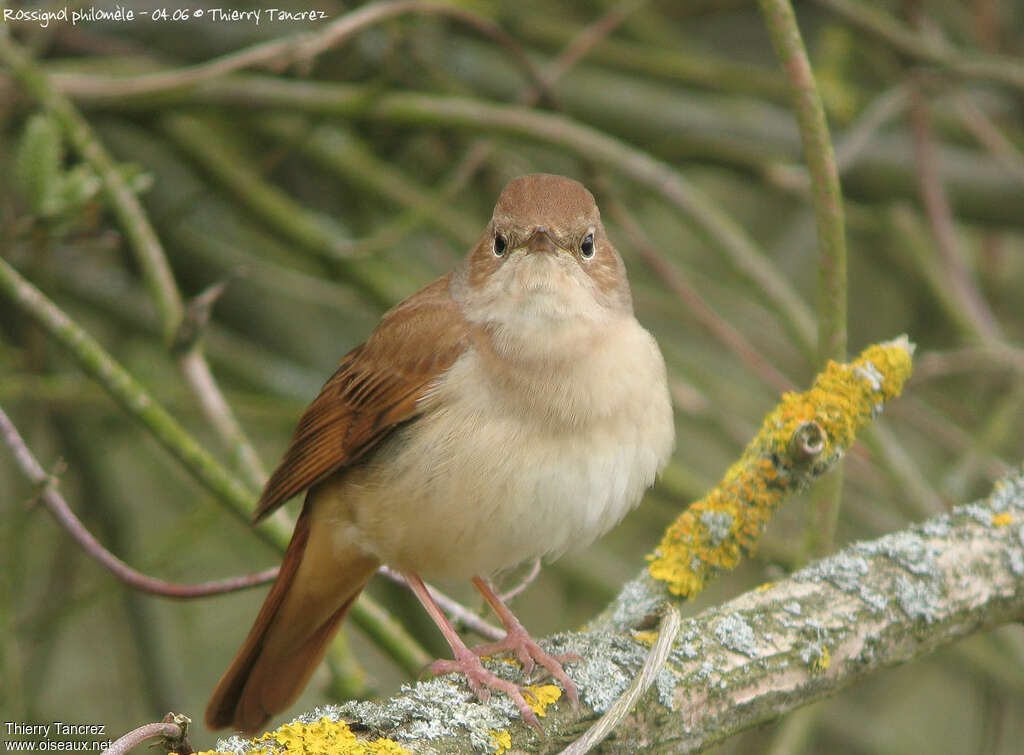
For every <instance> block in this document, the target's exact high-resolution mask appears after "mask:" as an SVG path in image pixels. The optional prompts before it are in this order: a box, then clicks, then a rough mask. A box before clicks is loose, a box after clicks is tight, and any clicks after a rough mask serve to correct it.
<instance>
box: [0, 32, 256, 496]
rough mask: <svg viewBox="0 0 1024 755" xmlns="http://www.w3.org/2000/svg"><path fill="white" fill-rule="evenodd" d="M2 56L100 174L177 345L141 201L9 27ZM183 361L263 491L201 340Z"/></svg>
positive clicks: (167, 272)
mask: <svg viewBox="0 0 1024 755" xmlns="http://www.w3.org/2000/svg"><path fill="white" fill-rule="evenodd" d="M0 60H2V61H3V62H4V63H6V64H7V66H8V67H10V69H11V72H12V73H13V74H14V76H15V78H17V80H18V82H19V83H20V84H21V86H22V87H24V88H25V89H26V90H27V91H28V92H30V93H31V94H32V96H33V97H34V98H35V99H36V100H38V102H39V104H40V105H42V106H43V107H44V108H46V110H48V111H49V112H51V113H52V114H53V116H54V117H55V118H56V120H57V122H58V123H60V126H61V129H62V130H63V132H64V135H65V136H66V138H67V140H68V141H69V142H71V144H72V145H73V146H74V148H75V149H76V150H77V151H78V153H79V154H80V155H81V157H82V159H83V160H85V161H86V162H87V163H88V164H89V165H90V166H91V167H92V168H93V170H95V171H96V175H97V176H99V178H100V181H101V184H102V187H103V194H104V196H105V198H106V202H107V204H108V205H109V206H110V209H111V210H112V212H113V213H114V215H115V217H117V220H118V223H119V224H120V226H121V228H122V229H123V230H124V232H125V235H126V237H127V238H128V241H129V248H130V249H131V251H132V253H133V254H134V255H135V259H136V261H137V262H138V264H139V268H140V270H141V271H142V277H143V279H144V280H145V283H146V286H147V287H148V289H149V292H150V295H151V296H152V297H153V299H154V301H155V302H156V308H157V311H158V312H159V314H160V323H161V327H162V330H163V339H164V344H165V345H166V346H168V347H169V348H170V347H172V346H173V344H174V342H175V339H176V338H177V337H178V336H179V335H180V333H181V329H182V325H183V323H184V322H185V320H186V314H187V310H186V305H185V303H184V302H183V301H182V296H181V292H180V291H179V290H178V284H177V283H176V282H175V280H174V273H173V271H172V270H171V266H170V264H169V263H168V262H167V255H166V254H165V253H164V248H163V245H162V244H161V243H160V239H159V238H158V237H157V235H156V231H155V230H154V229H153V225H152V224H151V223H150V222H149V217H148V216H147V215H146V212H145V210H144V209H143V208H142V204H141V203H140V202H139V200H138V198H137V197H136V196H135V194H134V193H133V192H132V190H131V189H130V188H129V186H128V184H127V182H126V180H125V178H124V176H123V175H122V174H121V171H120V170H119V169H118V166H117V163H115V162H114V159H113V158H112V157H111V156H110V153H109V152H108V151H107V149H106V148H105V147H104V146H103V144H102V142H100V140H99V138H97V136H96V135H95V133H93V130H92V128H91V127H90V126H89V124H88V122H87V121H86V120H85V118H83V117H82V116H81V114H80V113H79V112H78V110H77V109H76V108H75V106H74V105H73V104H72V103H71V101H70V100H69V99H68V98H67V96H66V95H64V94H63V93H62V92H60V91H59V90H58V89H57V88H56V87H55V86H54V85H53V83H52V82H51V81H50V78H49V77H48V76H47V75H46V74H44V73H43V72H42V71H40V70H39V68H38V67H37V66H36V65H35V64H34V63H33V61H32V60H31V59H30V58H29V57H28V56H27V55H26V54H25V52H24V51H23V50H21V49H20V48H19V47H18V45H16V44H15V43H14V42H13V41H12V40H11V39H10V37H9V34H8V32H7V30H6V29H3V30H0ZM178 365H179V368H180V369H181V371H182V374H183V376H184V377H185V382H186V383H187V384H188V385H189V387H190V388H191V389H192V392H193V393H194V394H195V395H196V398H197V399H198V401H199V405H200V407H201V408H202V410H203V412H204V413H205V414H206V416H207V417H208V418H209V420H210V422H211V424H212V425H213V428H214V430H216V431H217V434H218V435H219V436H220V438H221V441H222V442H223V443H224V444H225V445H226V446H227V447H228V450H229V451H230V452H231V456H232V461H234V462H235V463H236V466H237V468H238V469H239V470H240V471H241V472H242V473H243V474H244V475H245V478H246V481H247V483H248V484H249V485H250V486H251V487H252V488H253V489H255V490H259V489H260V488H262V487H263V483H264V482H265V481H266V474H265V472H264V471H263V466H262V465H261V463H260V460H259V456H258V455H257V453H256V449H255V448H253V446H252V444H251V443H250V442H249V439H248V438H247V437H246V435H245V431H244V430H243V429H242V426H241V425H240V424H239V422H238V420H237V419H236V418H235V415H234V412H232V410H231V407H230V406H229V405H228V402H227V400H226V399H225V398H224V394H223V393H221V391H220V388H219V387H218V385H217V382H216V380H214V377H213V373H212V372H211V371H210V365H209V364H208V363H207V361H206V358H205V357H204V356H203V353H202V351H200V349H199V346H198V343H194V344H193V345H192V346H191V348H188V349H185V350H182V351H181V353H180V354H179V355H178Z"/></svg>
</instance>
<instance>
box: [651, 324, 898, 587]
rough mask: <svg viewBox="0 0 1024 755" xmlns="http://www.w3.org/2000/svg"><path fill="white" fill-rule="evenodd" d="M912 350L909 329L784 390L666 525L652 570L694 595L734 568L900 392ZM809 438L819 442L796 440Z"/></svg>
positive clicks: (670, 585)
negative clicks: (714, 481) (710, 485)
mask: <svg viewBox="0 0 1024 755" xmlns="http://www.w3.org/2000/svg"><path fill="white" fill-rule="evenodd" d="M912 353H913V344H911V343H910V342H909V341H908V340H907V339H906V337H902V338H898V339H896V340H894V341H889V342H887V343H883V344H876V345H874V346H871V347H869V348H867V349H866V350H865V351H864V352H863V353H862V354H861V355H860V357H858V358H857V359H856V360H854V361H853V362H851V363H849V364H837V363H835V362H829V364H828V366H827V367H826V368H825V370H824V372H822V373H821V374H820V375H818V377H817V379H816V380H815V381H814V385H813V386H811V389H810V390H809V391H807V392H805V393H786V394H784V395H783V397H782V401H781V402H780V403H779V405H778V406H777V407H776V408H775V409H774V410H773V411H772V412H771V413H770V414H768V416H767V417H765V419H764V422H763V423H762V425H761V430H760V432H759V433H758V434H757V436H756V437H755V438H754V440H753V441H751V442H750V444H749V445H748V446H747V448H746V449H745V450H744V452H743V455H742V456H741V457H740V459H739V461H737V462H736V463H735V464H733V465H732V466H731V467H730V468H729V470H728V471H727V472H726V473H725V476H724V477H723V478H722V481H721V482H720V483H718V485H717V486H716V487H715V488H714V489H713V490H712V491H711V492H710V493H708V495H707V496H705V497H704V498H703V499H701V500H700V501H697V502H696V503H694V504H693V505H692V506H690V507H689V508H688V509H687V510H686V511H685V512H683V514H682V515H681V516H679V518H678V519H676V521H675V522H673V523H672V524H671V525H670V526H669V528H668V529H667V530H666V532H665V535H664V537H663V538H662V541H661V543H660V544H659V546H658V548H657V549H656V550H655V552H654V553H653V554H652V555H650V556H648V557H647V558H648V560H649V561H650V562H651V563H650V566H649V567H648V568H649V571H650V574H651V576H652V577H654V578H655V579H657V580H660V581H662V582H665V583H666V585H667V586H668V589H669V591H670V592H672V593H673V594H675V595H681V596H684V597H688V598H692V597H693V596H694V595H696V594H697V593H699V592H700V591H701V590H702V589H704V585H705V583H706V582H707V580H708V579H710V578H711V577H713V576H714V575H715V574H716V573H718V572H720V571H725V570H728V569H732V568H734V567H735V566H736V565H737V564H738V563H739V561H740V558H741V557H742V556H743V555H744V554H746V553H749V552H751V551H752V550H753V548H754V546H755V545H756V543H757V539H758V538H759V537H760V535H761V532H762V531H763V530H764V527H765V525H766V524H767V522H768V520H769V518H770V517H771V515H772V514H773V513H774V512H775V509H776V508H777V507H778V505H779V503H781V502H782V499H783V498H785V497H786V496H787V495H788V494H789V493H791V492H793V491H795V490H799V489H801V488H803V487H805V486H806V485H808V484H809V483H810V482H811V481H812V480H813V479H814V478H815V477H818V476H820V475H821V474H823V473H824V472H825V471H827V470H828V469H829V468H830V467H831V466H832V464H834V463H835V462H836V461H837V460H838V459H839V458H840V456H842V454H843V452H844V451H845V450H846V448H848V447H849V446H850V444H851V443H853V441H854V437H855V434H856V432H857V431H858V430H859V429H860V428H861V427H863V426H864V425H866V424H867V423H868V422H869V421H870V420H871V418H872V417H873V416H874V415H875V414H876V413H877V412H878V410H879V408H880V407H881V405H882V403H883V402H885V401H886V400H888V399H890V398H892V397H894V396H896V395H898V394H899V392H900V391H901V390H902V388H903V384H904V382H905V381H906V379H907V378H908V377H909V376H910V368H911V358H910V357H911V354H912ZM809 430H810V431H812V432H808V431H809ZM798 431H799V432H801V433H802V434H798ZM802 438H806V439H809V440H814V441H815V443H814V444H813V446H814V447H813V448H812V447H811V444H810V443H808V442H804V443H801V442H794V440H797V441H799V440H800V439H802ZM819 446H820V447H819Z"/></svg>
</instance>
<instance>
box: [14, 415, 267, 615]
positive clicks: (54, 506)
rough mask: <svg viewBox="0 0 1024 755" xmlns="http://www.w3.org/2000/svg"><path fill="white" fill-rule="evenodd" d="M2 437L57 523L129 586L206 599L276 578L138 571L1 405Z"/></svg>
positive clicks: (261, 574)
mask: <svg viewBox="0 0 1024 755" xmlns="http://www.w3.org/2000/svg"><path fill="white" fill-rule="evenodd" d="M0 437H2V438H3V441H4V443H6V444H7V446H8V448H10V449H11V452H12V453H13V454H14V459H15V461H16V462H17V464H18V466H19V467H20V468H21V471H22V472H23V473H24V475H25V477H27V478H28V479H29V480H30V481H31V482H32V483H33V484H34V485H36V486H37V487H38V488H39V499H40V500H41V501H42V502H43V505H45V506H46V508H47V510H48V511H49V512H50V513H51V514H53V518H54V519H56V520H57V523H58V524H59V525H60V526H61V527H63V528H64V530H65V531H66V532H67V533H68V534H69V535H71V537H73V538H74V539H75V542H77V543H78V544H79V545H80V546H81V547H82V550H84V551H85V552H86V553H88V554H89V555H90V556H92V557H93V558H94V559H95V560H96V561H98V562H99V563H100V564H101V565H102V566H105V567H106V568H107V569H108V570H110V572H112V573H113V575H114V576H115V577H117V578H118V579H119V580H121V581H122V582H124V583H125V584H126V585H128V586H129V587H133V588H135V589H136V590H141V591H142V592H147V593H150V594H152V595H162V596H164V597H166V598H182V599H184V598H205V597H207V596H210V595H222V594H224V593H229V592H237V591H238V590H245V589H248V588H250V587H256V586H258V585H262V584H266V583H267V582H270V581H272V580H273V579H275V578H276V577H277V572H278V567H276V566H275V567H273V568H272V569H265V570H263V571H261V572H257V573H256V574H248V575H246V576H244V577H231V578H229V579H221V580H216V581H213V582H201V583H199V584H192V585H185V584H179V583H176V582H165V581H164V580H162V579H156V578H155V577H150V576H149V575H147V574H143V573H142V572H139V571H136V570H135V569H133V568H132V567H130V566H128V564H126V563H125V562H124V561H122V560H121V559H119V558H118V557H117V556H115V555H114V554H113V553H111V552H110V551H108V550H107V549H106V548H104V547H103V545H102V544H101V543H100V542H99V540H97V539H96V538H95V537H94V536H93V535H92V533H91V532H89V530H88V529H86V527H85V525H84V524H82V521H81V520H80V519H79V518H78V517H77V516H75V513H74V512H73V511H72V510H71V507H70V506H68V504H67V501H65V500H64V496H63V495H61V494H60V491H59V490H57V485H56V479H55V478H54V476H53V475H50V474H47V473H46V470H44V469H43V468H42V466H40V464H39V462H38V461H36V458H35V457H34V456H33V455H32V452H31V451H30V450H29V449H28V446H26V445H25V441H24V439H23V438H22V437H21V434H20V433H19V432H18V429H17V428H16V427H15V426H14V423H12V422H11V420H10V418H9V417H8V416H7V414H6V413H5V412H4V410H3V409H2V408H0Z"/></svg>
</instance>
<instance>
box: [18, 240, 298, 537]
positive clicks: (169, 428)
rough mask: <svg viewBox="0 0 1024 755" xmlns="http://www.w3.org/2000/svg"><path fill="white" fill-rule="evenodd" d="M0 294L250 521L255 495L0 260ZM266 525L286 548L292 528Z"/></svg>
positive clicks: (264, 532) (262, 530)
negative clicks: (54, 341)
mask: <svg viewBox="0 0 1024 755" xmlns="http://www.w3.org/2000/svg"><path fill="white" fill-rule="evenodd" d="M0 293H2V294H3V295H4V296H6V298H8V299H9V300H10V301H12V302H14V303H15V304H16V305H17V306H18V307H19V308H20V309H21V310H22V311H24V312H25V313H26V314H27V315H29V316H30V317H31V318H32V319H33V320H34V321H35V322H36V323H37V324H38V325H39V326H40V327H42V328H43V330H45V331H46V332H47V333H49V334H50V335H51V336H52V337H53V338H54V339H55V340H56V341H58V342H59V343H60V344H61V345H62V346H64V347H65V348H66V349H67V350H68V351H69V352H70V353H71V355H72V356H73V357H74V358H75V360H76V361H77V362H78V364H79V365H80V366H81V367H82V369H83V370H85V372H86V373H87V374H89V375H90V376H92V377H93V378H94V379H95V380H96V381H97V382H98V383H99V384H100V385H101V386H102V387H103V388H104V389H105V390H106V391H107V393H109V394H110V395H111V396H112V397H113V398H114V400H115V401H116V402H117V403H118V404H119V405H120V406H121V408H122V409H123V410H124V411H125V412H127V413H128V415H129V416H131V417H133V418H134V419H136V420H138V421H139V422H141V423H142V425H143V426H145V427H146V428H147V429H148V430H149V431H150V433H151V434H152V435H153V437H154V438H156V440H157V441H158V442H159V443H160V444H161V445H162V446H163V447H164V448H165V449H167V450H168V451H170V453H171V454H172V455H173V456H174V457H175V458H177V459H178V460H179V461H180V462H181V463H182V464H183V465H184V466H185V468H186V469H188V470H189V472H191V473H192V475H193V476H194V477H195V478H196V479H197V480H199V482H201V483H202V484H203V485H204V486H205V487H206V488H207V489H208V490H209V491H210V492H212V493H213V494H214V495H215V496H216V498H217V500H218V501H220V502H221V503H223V504H225V505H227V507H228V508H229V509H230V510H231V512H232V513H234V514H235V515H236V516H237V517H238V518H239V519H241V520H242V521H244V522H246V523H248V520H249V517H250V516H251V515H252V511H253V509H254V504H255V501H254V498H253V495H252V493H251V492H250V491H249V490H248V489H247V488H246V487H245V486H244V485H242V483H241V482H239V480H238V479H236V478H235V477H233V476H232V475H231V474H230V473H228V472H227V470H225V469H224V468H223V467H222V466H221V465H220V464H219V463H218V462H217V460H216V459H214V458H213V457H212V456H211V455H210V454H209V452H208V451H206V449H205V448H203V447H202V446H201V445H199V443H197V442H196V440H195V439H194V438H193V437H192V436H191V435H190V434H189V433H188V432H186V431H185V429H184V428H183V427H182V426H181V425H180V424H179V423H178V421H177V420H176V419H174V417H172V416H171V415H170V414H169V413H168V412H167V411H166V410H165V409H164V408H163V406H161V405H160V404H159V403H158V402H157V401H156V399H154V398H153V397H152V396H151V395H150V394H149V392H148V391H147V390H146V389H145V388H143V386H142V385H141V384H140V383H139V382H138V381H137V380H135V378H134V377H132V375H131V374H130V373H128V372H127V371H126V370H125V369H124V368H123V367H122V366H121V365H120V364H118V362H117V361H116V360H115V359H114V358H113V357H112V356H110V355H109V354H108V353H107V352H106V350H105V349H104V348H103V347H102V346H101V345H100V344H99V342H98V341H96V339H94V338H93V337H92V336H91V335H89V333H88V332H86V331H85V330H84V329H82V328H81V327H80V326H79V325H78V324H77V323H75V322H74V321H73V320H72V319H71V318H70V317H68V316H67V315H66V314H65V313H64V312H63V311H62V310H61V309H60V308H58V307H57V305H55V304H54V303H53V302H52V301H50V300H49V299H48V298H47V297H46V296H45V295H44V294H43V293H42V292H41V291H40V290H39V289H37V288H36V287H35V286H33V285H32V284H31V283H29V282H28V281H27V280H25V279H24V278H22V277H21V275H20V274H19V273H18V272H17V271H16V270H15V269H14V268H13V267H11V266H10V265H9V264H8V263H7V262H6V260H3V259H0ZM268 524H269V526H266V527H261V528H260V529H259V530H257V531H258V532H260V533H261V534H262V535H263V536H264V537H266V538H268V539H269V540H270V541H271V542H272V543H274V544H275V545H277V546H278V547H279V548H282V549H283V548H284V547H285V546H286V545H287V543H288V540H289V537H290V535H289V532H288V531H287V529H285V528H282V527H281V526H280V524H279V523H278V522H275V521H271V522H269V523H268Z"/></svg>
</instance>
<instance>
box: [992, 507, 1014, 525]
mask: <svg viewBox="0 0 1024 755" xmlns="http://www.w3.org/2000/svg"><path fill="white" fill-rule="evenodd" d="M1008 524H1013V514H1010V513H1008V512H1005V511H1004V512H1003V513H1002V514H993V515H992V526H993V527H1005V526H1007V525H1008Z"/></svg>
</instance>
